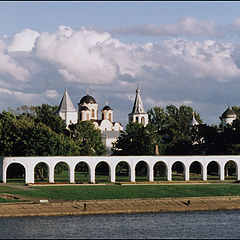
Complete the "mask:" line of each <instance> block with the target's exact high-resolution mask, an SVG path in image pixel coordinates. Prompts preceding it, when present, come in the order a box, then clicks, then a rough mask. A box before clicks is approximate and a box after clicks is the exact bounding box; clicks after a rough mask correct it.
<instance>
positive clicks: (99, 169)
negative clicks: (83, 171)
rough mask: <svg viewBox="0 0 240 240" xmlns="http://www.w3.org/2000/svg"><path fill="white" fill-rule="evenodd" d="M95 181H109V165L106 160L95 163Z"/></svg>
mask: <svg viewBox="0 0 240 240" xmlns="http://www.w3.org/2000/svg"><path fill="white" fill-rule="evenodd" d="M95 182H96V183H98V182H110V166H109V164H108V163H107V162H105V161H101V162H99V163H98V164H97V165H96V167H95Z"/></svg>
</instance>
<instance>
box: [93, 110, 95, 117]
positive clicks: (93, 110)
mask: <svg viewBox="0 0 240 240" xmlns="http://www.w3.org/2000/svg"><path fill="white" fill-rule="evenodd" d="M94 116H95V113H94V109H92V117H94Z"/></svg>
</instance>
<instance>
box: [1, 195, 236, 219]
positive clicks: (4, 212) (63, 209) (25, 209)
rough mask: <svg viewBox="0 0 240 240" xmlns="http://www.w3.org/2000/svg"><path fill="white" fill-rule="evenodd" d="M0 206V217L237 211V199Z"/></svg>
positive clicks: (94, 201)
mask: <svg viewBox="0 0 240 240" xmlns="http://www.w3.org/2000/svg"><path fill="white" fill-rule="evenodd" d="M39 202H40V201H38V202H37V200H35V201H32V202H31V201H28V202H25V203H2V204H0V217H30V216H39V217H40V216H66V215H86V214H119V213H149V212H188V211H214V210H239V209H240V196H221V197H190V198H158V199H154V198H151V199H111V200H86V201H58V202H57V201H55V202H48V203H46V201H42V202H43V203H39Z"/></svg>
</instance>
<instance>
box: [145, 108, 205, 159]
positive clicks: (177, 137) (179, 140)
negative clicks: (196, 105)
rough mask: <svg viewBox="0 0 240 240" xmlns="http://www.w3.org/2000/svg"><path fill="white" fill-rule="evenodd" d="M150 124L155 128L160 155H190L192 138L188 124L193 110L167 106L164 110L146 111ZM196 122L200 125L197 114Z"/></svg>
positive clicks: (153, 109)
mask: <svg viewBox="0 0 240 240" xmlns="http://www.w3.org/2000/svg"><path fill="white" fill-rule="evenodd" d="M148 114H149V121H150V124H152V125H153V128H155V131H154V132H155V133H156V135H157V136H156V137H155V139H156V141H157V142H158V144H160V145H162V147H161V150H162V151H161V153H162V154H169V155H172V154H174V155H176V154H191V153H192V146H193V142H192V138H191V134H193V131H192V133H191V132H190V127H189V123H190V121H191V119H192V116H193V109H192V108H191V107H189V106H184V105H182V106H180V107H179V108H177V107H176V106H173V105H169V106H167V107H166V109H163V108H161V107H154V108H152V109H150V110H149V111H148ZM195 117H196V120H197V121H198V122H199V123H201V122H202V120H201V118H200V115H199V114H196V113H195Z"/></svg>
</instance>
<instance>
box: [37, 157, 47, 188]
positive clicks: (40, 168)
mask: <svg viewBox="0 0 240 240" xmlns="http://www.w3.org/2000/svg"><path fill="white" fill-rule="evenodd" d="M34 182H35V183H44V182H45V183H46V182H49V168H48V165H47V164H46V163H44V162H40V163H38V164H37V165H36V166H35V168H34Z"/></svg>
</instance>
